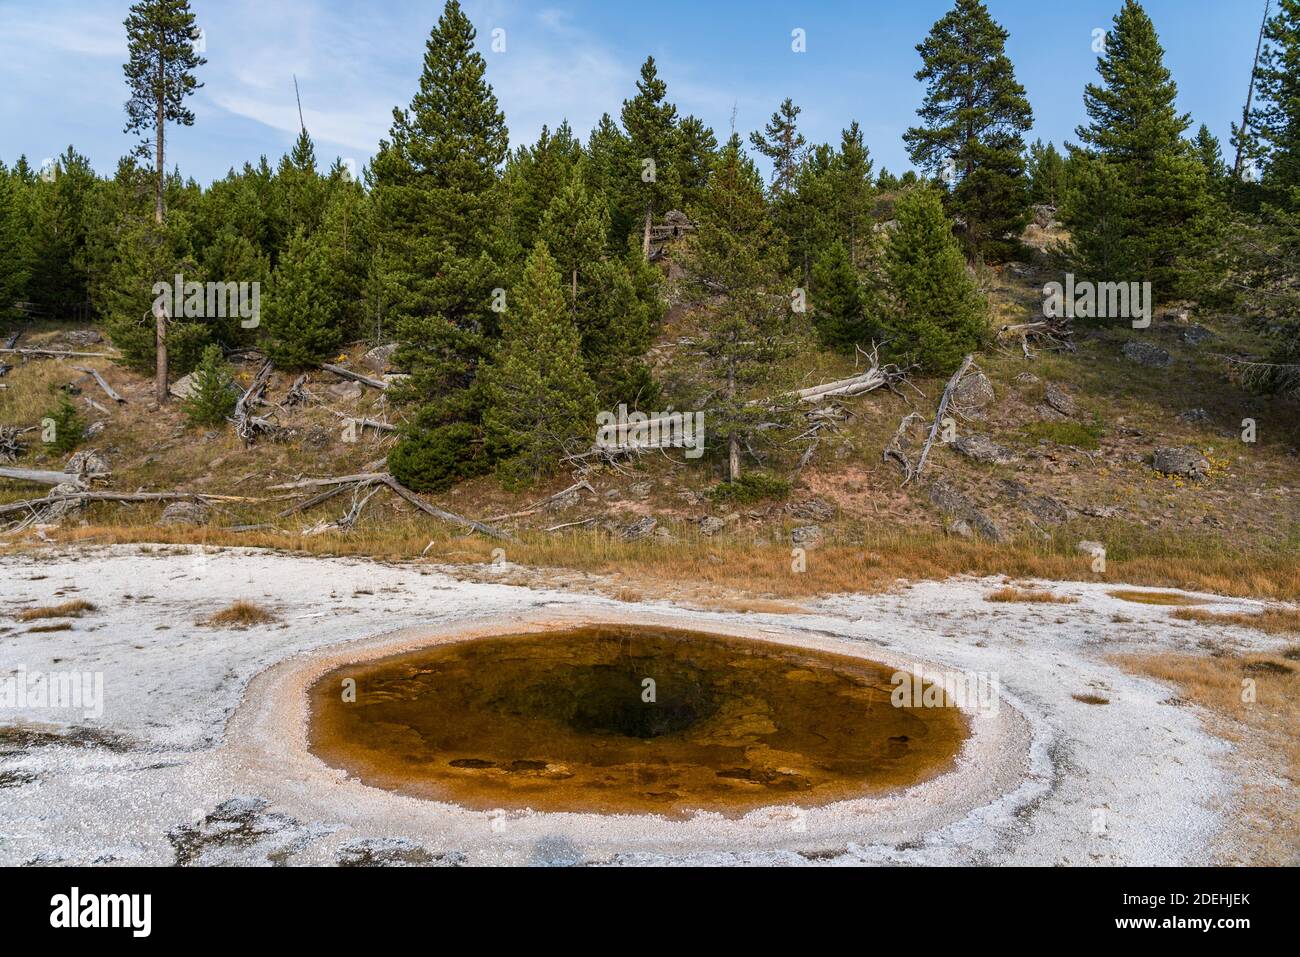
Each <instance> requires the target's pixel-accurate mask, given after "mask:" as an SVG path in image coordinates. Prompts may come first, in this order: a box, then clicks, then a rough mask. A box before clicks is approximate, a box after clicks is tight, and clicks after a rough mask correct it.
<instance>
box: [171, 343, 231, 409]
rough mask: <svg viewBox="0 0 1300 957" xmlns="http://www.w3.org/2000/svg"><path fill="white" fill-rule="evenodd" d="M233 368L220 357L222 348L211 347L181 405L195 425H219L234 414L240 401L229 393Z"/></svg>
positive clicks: (204, 351)
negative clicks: (231, 369)
mask: <svg viewBox="0 0 1300 957" xmlns="http://www.w3.org/2000/svg"><path fill="white" fill-rule="evenodd" d="M232 381H233V379H232V378H231V375H230V367H229V366H228V365H226V363H225V362H224V361H223V359H222V357H221V347H220V346H218V345H216V344H212V345H209V346H208V347H207V348H206V349H204V350H203V358H202V359H200V360H199V365H198V368H197V369H195V370H194V379H193V383H194V385H193V388H192V389H191V391H190V394H189V395H188V396H187V397H186V398H185V401H184V402H183V403H181V408H182V409H183V410H184V412H185V415H186V417H187V418H188V419H189V420H190V424H192V425H220V424H221V423H222V422H224V421H226V418H227V416H229V415H230V414H231V413H232V412H234V411H235V403H236V402H237V401H238V400H237V399H236V398H235V394H234V393H233V392H231V391H230V385H231V382H232Z"/></svg>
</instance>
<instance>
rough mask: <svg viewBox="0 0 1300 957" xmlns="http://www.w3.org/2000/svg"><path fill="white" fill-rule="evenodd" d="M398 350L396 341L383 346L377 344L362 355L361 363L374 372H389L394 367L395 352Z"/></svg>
mask: <svg viewBox="0 0 1300 957" xmlns="http://www.w3.org/2000/svg"><path fill="white" fill-rule="evenodd" d="M396 351H397V343H396V342H389V343H386V344H385V345H382V346H375V347H374V348H373V349H371V350H370V351H369V352H367V353H366V354H365V355H363V356H362V357H361V364H362V365H364V366H365V367H366V368H368V369H370V370H371V371H372V372H380V373H383V372H387V371H388V370H389V369H391V368H392V362H393V353H394V352H396Z"/></svg>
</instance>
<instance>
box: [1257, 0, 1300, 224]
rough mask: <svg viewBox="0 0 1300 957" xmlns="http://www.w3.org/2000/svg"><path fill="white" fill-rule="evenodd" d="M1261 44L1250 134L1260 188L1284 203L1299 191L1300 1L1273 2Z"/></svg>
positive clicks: (1282, 0) (1284, 0)
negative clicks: (1274, 9) (1260, 167)
mask: <svg viewBox="0 0 1300 957" xmlns="http://www.w3.org/2000/svg"><path fill="white" fill-rule="evenodd" d="M1264 41H1265V46H1264V52H1263V53H1262V54H1261V56H1260V61H1259V70H1258V72H1257V74H1256V79H1255V84H1256V90H1257V91H1258V101H1257V105H1256V106H1255V108H1254V109H1253V110H1252V111H1251V114H1250V120H1251V122H1250V130H1251V134H1252V136H1253V142H1254V144H1255V145H1256V146H1257V147H1258V149H1259V151H1260V152H1261V153H1262V156H1263V164H1262V165H1263V172H1264V178H1263V179H1264V185H1265V186H1266V188H1268V189H1269V190H1270V191H1271V192H1273V193H1274V195H1275V196H1279V197H1281V198H1282V199H1283V201H1284V202H1285V201H1286V200H1288V199H1289V198H1290V197H1289V195H1288V194H1289V193H1290V191H1291V190H1293V189H1294V188H1295V187H1297V186H1300V0H1278V10H1277V13H1275V14H1274V15H1273V16H1272V17H1270V18H1269V20H1268V23H1267V25H1266V26H1265V28H1264Z"/></svg>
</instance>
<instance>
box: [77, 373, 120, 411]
mask: <svg viewBox="0 0 1300 957" xmlns="http://www.w3.org/2000/svg"><path fill="white" fill-rule="evenodd" d="M72 368H74V369H76V370H77V371H78V372H84V373H85V374H86V375H88V376H90V377H91V378H93V379H94V380H95V382H97V383H98V384H99V387H100V388H101V389H103V390H104V394H105V395H106V396H108V397H109V398H110V399H112V400H113V401H114V402H126V399H124V398H122V397H121V396H120V395H118V394H117V393H116V392H114V391H113V387H112V386H111V385H109V384H108V383H107V382H106V381H104V377H103V376H102V375H100V374H99V373H98V372H97V371H95V370H94V369H84V368H82V367H81V366H73V367H72Z"/></svg>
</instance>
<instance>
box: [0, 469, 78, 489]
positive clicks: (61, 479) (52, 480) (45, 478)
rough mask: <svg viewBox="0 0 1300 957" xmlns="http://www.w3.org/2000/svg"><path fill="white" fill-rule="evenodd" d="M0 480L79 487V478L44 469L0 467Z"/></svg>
mask: <svg viewBox="0 0 1300 957" xmlns="http://www.w3.org/2000/svg"><path fill="white" fill-rule="evenodd" d="M0 478H3V479H10V480H12V481H15V482H34V483H36V484H37V485H81V484H82V483H81V477H80V476H78V475H74V474H73V473H71V472H54V471H50V470H46V469H19V468H11V467H8V466H0Z"/></svg>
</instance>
